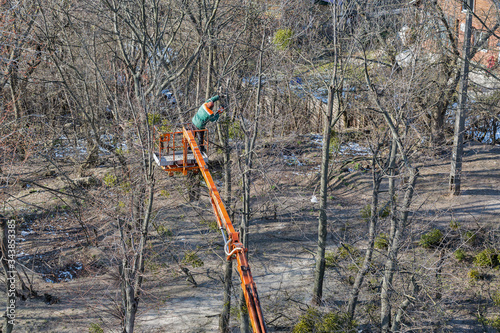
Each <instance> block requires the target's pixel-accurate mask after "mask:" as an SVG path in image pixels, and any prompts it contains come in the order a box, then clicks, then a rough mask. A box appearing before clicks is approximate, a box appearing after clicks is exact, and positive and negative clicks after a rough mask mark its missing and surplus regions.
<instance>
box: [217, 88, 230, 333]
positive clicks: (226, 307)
mask: <svg viewBox="0 0 500 333" xmlns="http://www.w3.org/2000/svg"><path fill="white" fill-rule="evenodd" d="M226 98H229V97H227V96H226ZM225 117H227V115H225ZM217 130H218V132H219V141H220V145H221V146H223V147H224V201H225V203H226V207H228V208H230V207H231V201H232V196H231V150H230V147H229V127H228V124H227V123H225V122H222V123H219V124H217ZM233 216H234V214H231V220H232V219H233ZM232 277H233V261H232V260H227V261H226V262H225V264H224V300H223V305H222V313H221V316H220V320H219V331H220V332H221V333H229V322H230V312H231V288H232V285H233V283H232Z"/></svg>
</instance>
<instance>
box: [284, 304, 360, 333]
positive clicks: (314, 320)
mask: <svg viewBox="0 0 500 333" xmlns="http://www.w3.org/2000/svg"><path fill="white" fill-rule="evenodd" d="M292 332H293V333H309V332H311V333H312V332H315V333H328V332H348V333H354V332H356V322H355V321H353V320H349V316H348V315H347V314H342V313H335V312H329V313H326V314H322V313H321V312H319V310H317V309H316V308H309V309H308V310H307V312H306V314H304V315H303V316H301V317H300V319H299V322H298V323H297V325H295V327H294V328H293V330H292Z"/></svg>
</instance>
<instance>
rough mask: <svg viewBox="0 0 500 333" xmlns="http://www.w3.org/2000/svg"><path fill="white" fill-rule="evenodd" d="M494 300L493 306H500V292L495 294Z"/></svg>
mask: <svg viewBox="0 0 500 333" xmlns="http://www.w3.org/2000/svg"><path fill="white" fill-rule="evenodd" d="M492 299H493V304H495V305H496V306H500V291H498V290H497V291H496V292H495V293H494V294H493V296H492Z"/></svg>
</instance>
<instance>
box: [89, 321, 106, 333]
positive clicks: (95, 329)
mask: <svg viewBox="0 0 500 333" xmlns="http://www.w3.org/2000/svg"><path fill="white" fill-rule="evenodd" d="M89 333H104V330H103V329H102V328H101V326H99V324H96V323H92V324H90V327H89Z"/></svg>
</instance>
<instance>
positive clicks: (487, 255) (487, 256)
mask: <svg viewBox="0 0 500 333" xmlns="http://www.w3.org/2000/svg"><path fill="white" fill-rule="evenodd" d="M474 266H477V267H495V266H498V253H497V252H496V251H495V250H494V249H485V250H483V251H481V252H479V253H478V254H477V255H476V256H475V257H474Z"/></svg>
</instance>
